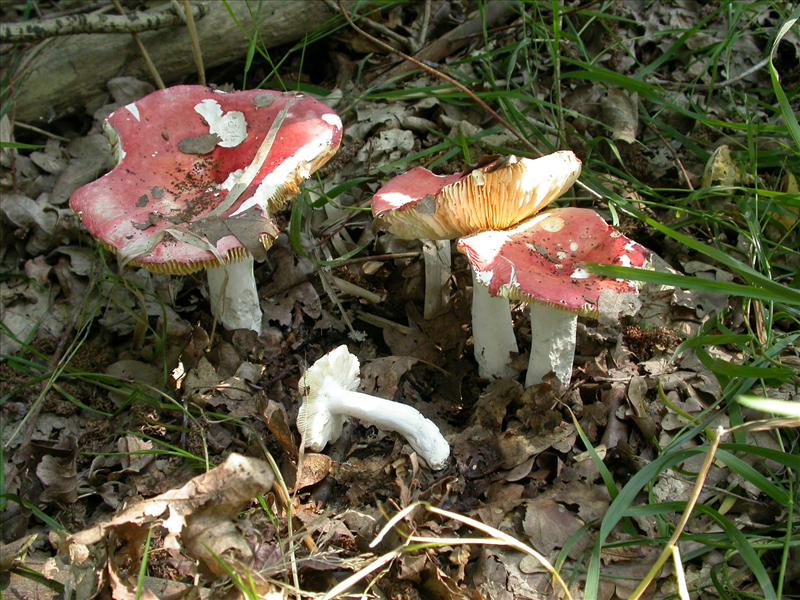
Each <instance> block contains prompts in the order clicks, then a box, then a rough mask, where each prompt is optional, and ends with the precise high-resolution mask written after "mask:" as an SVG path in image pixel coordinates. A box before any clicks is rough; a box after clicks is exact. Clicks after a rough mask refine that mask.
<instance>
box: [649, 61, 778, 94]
mask: <svg viewBox="0 0 800 600" xmlns="http://www.w3.org/2000/svg"><path fill="white" fill-rule="evenodd" d="M767 63H769V58H764V59H762V60H760V61H759V62H757V63H756V64H754V65H753V66H752V67H750V68H749V69H746V70H745V71H742V72H741V73H739V74H738V75H736V76H735V77H731V78H730V79H726V80H725V81H720V82H719V83H698V84H697V85H693V86H691V88H692V89H693V90H703V91H707V90H717V89H719V88H724V87H728V86H729V85H733V84H734V83H737V82H739V81H741V80H742V79H744V78H745V77H749V76H750V75H752V74H753V73H755V72H756V71H758V70H760V69H763V68H764V67H765V66H767ZM651 81H654V82H655V83H657V84H659V85H668V86H670V87H676V86H677V87H680V88H681V89H684V88H686V87H689V84H688V83H685V82H682V81H671V80H669V79H657V78H653V79H652V80H651Z"/></svg>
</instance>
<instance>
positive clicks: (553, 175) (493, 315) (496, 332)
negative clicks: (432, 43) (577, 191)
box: [372, 150, 581, 377]
mask: <svg viewBox="0 0 800 600" xmlns="http://www.w3.org/2000/svg"><path fill="white" fill-rule="evenodd" d="M580 171H581V162H580V161H579V160H578V158H577V157H576V156H575V154H573V153H572V152H570V151H568V150H566V151H560V152H554V153H553V154H548V155H547V156H543V157H541V158H537V159H528V158H517V157H515V156H507V157H504V158H503V159H500V160H497V161H494V162H492V163H489V164H488V165H485V166H482V167H479V168H477V169H474V170H472V171H470V172H469V173H466V174H456V175H450V176H440V175H435V174H433V173H431V172H430V171H428V170H427V169H424V168H422V167H416V168H414V169H411V170H410V171H408V172H406V173H404V174H402V175H399V176H397V177H395V178H393V179H391V180H390V181H389V182H387V183H386V184H385V185H384V186H383V187H381V188H380V189H379V190H378V191H377V192H376V193H375V196H374V197H373V200H372V213H373V216H374V219H375V222H376V224H377V226H378V227H379V228H381V229H385V230H387V231H389V232H390V233H392V234H394V235H396V236H397V237H400V238H403V239H423V240H424V239H430V240H449V239H455V238H458V237H461V236H465V235H470V234H474V233H477V232H481V231H494V230H502V229H506V228H508V227H512V226H514V225H515V224H517V223H519V222H520V221H522V220H524V219H526V218H528V217H530V216H531V215H533V214H535V213H536V212H538V211H540V210H542V208H544V207H545V206H547V205H548V204H549V203H550V202H552V201H553V200H555V199H556V198H558V197H559V196H561V195H562V194H563V193H564V192H566V191H567V190H568V189H569V188H570V187H571V186H572V184H573V183H574V182H575V180H576V179H577V178H578V175H580ZM427 268H428V265H427V264H426V269H427ZM472 289H473V296H472V337H473V344H474V352H475V360H476V361H477V363H478V372H479V374H480V375H481V377H507V376H511V375H513V374H514V372H513V370H512V369H511V367H510V366H509V354H510V353H514V352H517V342H516V337H515V336H514V327H513V323H512V320H511V311H510V307H509V303H508V300H507V299H506V298H503V297H498V296H493V295H490V294H489V292H488V290H487V288H486V287H485V286H484V285H483V284H482V283H481V281H480V280H479V279H478V278H477V277H476V276H475V273H474V272H473V287H472ZM427 293H428V292H427V290H426V295H427Z"/></svg>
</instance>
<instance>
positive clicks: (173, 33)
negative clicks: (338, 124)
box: [10, 0, 354, 123]
mask: <svg viewBox="0 0 800 600" xmlns="http://www.w3.org/2000/svg"><path fill="white" fill-rule="evenodd" d="M353 2H354V0H346V4H347V5H349V6H351V5H352V4H353ZM191 4H192V6H203V7H204V9H206V10H207V11H208V12H207V14H206V16H205V17H203V18H202V19H200V20H198V21H197V33H198V36H199V38H200V44H201V46H202V48H203V61H204V63H205V68H206V70H209V69H212V68H214V67H218V66H220V65H224V64H226V63H230V62H232V61H243V60H244V57H245V56H246V55H247V49H248V47H249V46H250V42H251V40H252V39H253V38H255V39H256V41H257V43H258V47H259V48H262V49H263V48H272V47H274V46H278V45H282V44H287V43H291V42H294V41H295V40H298V39H302V37H303V36H304V35H306V34H307V33H310V32H312V31H314V30H315V29H317V28H319V24H320V23H324V22H325V21H326V20H327V19H329V18H330V17H332V16H333V15H334V13H333V11H331V9H330V8H328V7H327V6H326V5H325V3H324V2H323V1H322V0H306V1H304V2H263V3H253V2H246V1H245V0H228V2H220V1H219V0H193V1H192V3H191ZM228 8H230V10H231V12H230V13H229V12H228ZM256 8H257V9H258V10H256ZM138 35H139V38H140V39H141V41H142V43H143V44H144V45H145V46H147V50H148V52H149V54H150V56H151V58H152V60H153V63H155V65H156V66H157V67H158V72H159V73H160V74H161V77H162V79H163V80H164V83H165V84H167V85H172V84H173V83H175V82H178V81H180V82H185V83H194V82H195V81H196V80H194V79H192V77H191V76H192V74H193V73H195V72H196V67H195V62H194V59H193V57H192V40H191V38H190V35H189V32H188V30H187V27H186V26H184V24H183V22H182V21H179V24H178V25H175V26H174V27H172V28H169V29H163V30H160V31H144V32H142V33H139V34H138ZM10 75H11V77H12V80H13V81H14V82H15V83H16V85H15V86H14V87H13V88H12V89H13V90H14V98H13V102H14V112H13V113H12V114H13V115H14V118H15V119H17V120H20V121H24V122H28V123H37V122H38V123H41V122H43V121H50V120H53V119H57V118H59V117H62V116H65V115H68V114H73V113H75V112H76V111H82V110H84V107H85V105H86V104H87V103H89V102H90V101H93V100H94V99H96V98H98V97H102V96H103V95H105V94H106V93H107V90H106V83H107V82H108V80H109V79H111V78H113V77H120V76H123V75H127V76H131V77H142V76H145V77H146V76H147V75H148V71H147V67H146V66H145V64H144V61H143V60H142V58H141V55H140V53H139V50H138V48H137V47H136V44H135V43H134V41H133V40H132V39H131V37H130V35H119V34H103V33H99V34H94V35H70V36H62V37H56V38H50V39H47V40H45V41H44V42H42V43H41V44H38V45H36V46H34V47H33V48H31V49H30V50H29V51H27V53H26V54H25V56H24V57H23V59H22V65H21V66H20V68H19V69H17V70H16V71H15V72H14V73H10Z"/></svg>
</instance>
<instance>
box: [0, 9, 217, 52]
mask: <svg viewBox="0 0 800 600" xmlns="http://www.w3.org/2000/svg"><path fill="white" fill-rule="evenodd" d="M207 12H208V8H207V7H206V6H205V5H204V4H195V5H194V6H192V15H193V16H194V18H195V19H200V18H202V17H204V16H205V15H206V13H207ZM182 23H183V18H182V16H181V15H179V14H178V13H177V11H176V10H175V9H174V8H173V7H172V6H168V7H167V8H166V9H163V10H159V11H157V12H150V13H145V12H135V13H131V14H129V15H124V16H123V15H104V14H103V15H101V14H97V15H91V14H79V15H70V16H68V17H58V18H56V19H45V20H42V21H23V22H21V23H6V24H3V25H0V42H2V43H14V42H35V41H38V40H44V39H47V38H50V37H55V36H58V35H72V34H75V33H138V32H140V31H152V30H154V29H163V28H165V27H173V26H175V25H181V24H182Z"/></svg>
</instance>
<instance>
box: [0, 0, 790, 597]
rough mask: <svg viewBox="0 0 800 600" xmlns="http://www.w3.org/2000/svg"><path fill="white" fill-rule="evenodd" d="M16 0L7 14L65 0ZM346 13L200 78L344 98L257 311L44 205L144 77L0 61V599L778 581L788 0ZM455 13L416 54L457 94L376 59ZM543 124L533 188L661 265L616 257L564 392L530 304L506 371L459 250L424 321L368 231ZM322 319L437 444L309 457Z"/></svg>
mask: <svg viewBox="0 0 800 600" xmlns="http://www.w3.org/2000/svg"><path fill="white" fill-rule="evenodd" d="M310 1H311V0H309V2H310ZM17 4H18V5H11V4H9V5H7V6H6V7H5V8H4V9H3V10H4V13H3V15H2V17H3V22H15V21H22V20H24V19H28V18H38V16H37V15H36V14H31V10H30V7H31V6H32V5H35V6H36V7H37V10H39V11H40V15H41V17H48V16H50V15H51V14H55V13H60V12H63V11H64V10H66V9H71V8H74V6H75V4H76V3H74V2H67V0H40V1H38V2H28V3H27V4H26V3H17ZM127 4H128V5H130V8H131V9H134V8H137V6H138V4H139V3H127ZM249 4H250V5H252V6H251V8H252V9H253V10H257V9H256V8H253V7H255V6H256V5H258V2H256V1H255V0H253V1H251V2H250V3H249ZM368 4H369V3H366V4H365V5H358V8H357V9H356V10H355V13H357V14H354V15H353V18H354V19H355V20H356V22H357V23H358V24H359V25H361V26H363V27H365V28H366V29H367V30H368V31H369V32H370V33H371V34H372V35H374V36H376V37H377V38H380V40H383V41H384V43H388V44H390V45H391V46H393V47H394V48H395V50H393V51H390V50H388V49H387V48H386V47H385V45H381V44H378V43H376V42H375V41H374V40H371V39H369V38H368V37H365V36H364V35H362V34H361V33H360V32H358V31H356V30H355V29H353V28H352V27H351V26H350V25H349V24H348V22H347V21H346V20H345V19H344V18H342V16H341V15H339V14H338V13H336V14H334V13H333V12H331V14H332V15H333V16H332V17H331V19H330V20H328V21H326V22H324V23H320V25H319V28H318V30H317V31H315V32H314V33H313V34H312V35H309V36H307V37H306V38H305V39H304V40H300V41H298V42H297V43H294V44H288V45H285V46H280V47H277V48H269V49H267V48H265V47H263V45H262V44H260V42H259V38H258V36H257V35H254V36H252V38H251V43H250V48H249V49H250V51H249V52H247V53H246V54H243V55H242V56H241V57H240V59H239V60H237V61H234V62H231V63H230V64H226V65H223V66H220V67H215V68H213V69H209V70H208V72H207V79H208V81H209V82H211V83H213V84H214V85H216V86H219V87H223V88H224V89H228V90H234V89H242V88H243V87H261V88H266V89H279V90H297V91H302V92H304V93H307V94H312V95H314V96H315V97H317V98H318V99H319V100H321V101H322V102H324V103H326V104H327V105H329V106H331V107H332V108H334V109H335V110H336V111H337V112H338V113H339V115H340V116H341V118H342V121H343V124H344V131H345V134H344V139H343V142H342V145H341V148H340V150H339V152H338V154H337V155H336V156H335V157H334V158H333V159H332V160H331V161H330V162H329V163H328V164H327V165H326V166H324V167H323V168H322V169H320V171H318V173H317V174H316V175H314V176H312V177H311V179H310V180H309V181H307V182H306V183H305V184H304V186H303V189H302V191H301V193H300V195H299V196H298V197H297V198H296V200H295V201H294V204H293V205H292V207H291V208H290V209H289V210H288V211H287V212H286V213H285V215H284V216H283V217H282V221H281V224H282V228H283V231H284V232H285V233H282V234H281V235H280V236H279V238H278V239H277V240H276V242H275V244H274V245H273V246H272V248H271V249H270V250H269V252H268V256H267V260H265V261H264V262H261V263H257V264H256V272H255V273H256V278H257V281H258V289H259V296H260V302H261V308H262V310H263V312H264V318H263V325H262V330H261V332H260V334H259V333H257V332H255V331H249V330H236V331H226V330H225V329H224V328H223V327H221V326H220V325H219V324H218V323H215V321H214V318H213V317H212V315H211V313H210V309H209V302H208V292H207V288H206V280H205V277H204V276H203V274H202V272H201V273H199V274H193V275H188V276H183V277H179V276H166V275H157V274H152V273H150V272H148V271H145V270H143V269H136V268H130V267H126V268H123V267H122V266H120V265H119V264H118V262H117V259H116V258H115V256H114V255H113V254H111V253H109V252H108V251H107V250H104V249H103V248H102V246H100V245H99V244H97V242H96V241H95V240H93V239H92V238H91V236H89V235H88V233H87V232H86V230H85V229H84V228H83V226H82V224H81V222H80V220H79V219H78V217H77V216H76V215H75V214H74V213H73V212H72V211H71V209H70V208H69V205H68V203H67V200H68V198H69V196H70V195H71V194H72V192H73V191H74V190H75V189H77V188H78V187H79V186H80V185H83V184H85V183H88V182H89V181H92V180H94V179H96V178H97V177H99V176H100V175H102V174H103V173H105V172H106V171H108V170H109V169H110V168H112V167H113V164H114V161H113V159H112V158H111V148H110V146H109V144H108V142H107V141H106V140H105V138H104V137H103V135H102V129H101V128H102V122H103V119H104V118H105V117H106V116H107V115H108V114H110V112H111V111H112V110H113V109H115V108H117V107H120V106H124V105H126V104H128V103H130V102H133V101H136V100H138V99H139V98H140V97H142V96H143V95H145V94H147V93H149V92H150V91H152V90H153V89H154V87H153V86H152V85H151V84H150V83H148V82H147V81H145V80H144V79H145V78H144V77H142V78H139V79H136V78H133V77H127V78H123V79H116V80H114V82H113V84H112V85H110V86H109V90H110V95H109V96H107V97H106V98H105V99H100V100H98V101H96V102H94V103H93V104H91V105H90V106H89V107H88V108H87V109H86V110H80V111H77V112H76V113H74V114H72V115H56V117H58V118H54V119H52V120H50V121H49V122H46V123H39V124H38V126H37V127H35V128H31V127H30V126H27V125H26V123H24V122H17V121H15V119H14V105H13V89H14V86H13V85H12V83H13V81H14V77H15V74H14V73H12V72H11V71H10V70H8V71H7V72H6V74H5V75H4V76H3V82H2V83H3V101H4V104H3V109H2V113H0V117H2V121H1V122H0V141H2V147H0V193H2V196H3V201H2V208H1V209H0V235H2V243H1V244H0V310H1V311H2V330H1V331H0V344H2V347H1V348H0V419H2V446H0V452H2V464H3V469H2V470H0V522H1V523H2V539H1V540H0V590H2V597H6V598H59V597H72V598H78V599H84V598H93V597H101V598H102V597H113V598H137V599H139V598H198V597H199V598H235V597H246V598H283V597H292V598H301V597H322V596H324V595H325V594H328V597H332V596H334V595H337V594H343V595H344V594H355V595H354V596H352V597H368V598H398V599H399V598H408V599H413V598H473V599H478V598H491V599H509V600H510V599H524V598H548V597H558V598H566V597H570V596H571V597H573V598H592V599H594V598H601V599H604V600H606V599H611V598H617V597H618V598H628V597H639V595H641V594H644V595H646V596H647V597H682V598H687V597H692V598H695V597H712V596H719V597H726V598H733V597H736V598H753V597H764V598H780V597H797V595H798V594H800V541H799V540H800V537H797V536H798V524H799V523H800V518H798V515H797V510H796V508H794V507H795V505H796V503H797V501H798V499H799V498H798V481H797V476H798V473H800V443H799V442H800V439H799V438H798V435H797V429H796V427H797V425H798V421H800V415H798V411H797V408H796V407H797V406H798V405H797V403H798V402H800V395H799V394H798V382H799V381H800V380H799V379H798V372H799V371H800V369H799V368H800V356H799V355H798V343H797V338H798V336H800V290H799V289H798V285H800V284H799V283H798V279H797V277H796V276H797V273H798V270H799V269H800V249H799V248H800V244H798V239H799V238H800V227H798V215H800V192H798V183H797V177H798V176H800V127H798V123H797V120H796V115H797V114H800V37H798V28H797V18H798V11H795V13H794V14H792V13H790V12H789V11H790V10H791V6H790V3H784V2H780V1H777V0H775V1H772V2H770V1H763V2H750V3H744V2H742V3H709V4H707V5H706V4H704V3H696V2H692V1H689V0H670V1H668V2H656V3H652V2H644V1H642V2H613V1H608V2H580V1H578V2H566V3H563V5H559V3H556V2H553V3H551V2H537V1H533V0H531V1H527V2H521V3H512V2H508V3H499V2H489V3H488V4H487V5H483V4H480V3H475V2H472V1H469V0H428V1H427V2H424V1H420V2H393V1H391V2H386V3H378V4H379V8H368ZM499 4H503V5H504V9H503V10H498V9H497V7H498V5H499ZM88 5H89V3H86V6H88ZM106 5H107V6H111V4H110V3H106V2H94V3H91V7H90V8H91V9H92V10H96V9H98V8H102V7H103V6H106ZM355 6H356V4H355V3H351V4H348V5H347V9H346V10H348V11H350V12H353V10H354V7H355ZM554 11H555V12H554ZM792 19H794V21H792ZM464 23H472V24H474V27H473V33H471V34H470V35H467V36H456V37H455V38H454V39H455V41H453V42H452V45H451V46H449V47H448V48H447V50H446V53H445V54H444V55H441V56H435V57H434V58H428V59H427V60H426V64H427V65H429V66H430V67H432V68H433V70H434V71H437V72H439V73H446V74H447V75H448V76H449V77H452V78H454V79H455V80H457V81H458V82H460V84H462V85H463V86H465V87H466V88H467V89H468V90H470V92H471V93H466V92H465V91H464V90H463V89H462V88H460V87H458V86H455V85H453V84H452V83H451V82H449V81H447V80H445V79H442V78H441V77H440V76H438V75H437V74H436V73H430V72H421V71H420V70H419V69H418V68H417V67H415V66H413V65H409V64H408V63H404V61H403V60H402V59H401V58H400V57H399V55H398V52H397V50H399V51H402V52H406V53H410V54H416V53H417V52H419V51H420V50H422V49H424V48H428V47H431V46H436V42H438V41H440V40H442V39H447V37H448V35H449V32H452V31H453V30H454V29H455V28H456V27H458V26H462V25H463V24H464ZM787 24H788V25H789V27H786V25H787ZM791 25H794V27H791ZM119 35H127V34H119ZM242 35H243V36H247V33H245V32H243V33H242ZM201 42H202V40H201ZM201 48H202V43H201ZM27 49H28V47H27V46H24V45H22V44H16V45H11V44H6V45H5V46H3V47H0V52H2V53H3V54H2V55H0V57H2V56H5V58H6V59H8V62H7V63H6V64H9V65H10V64H12V62H11V58H10V57H12V56H14V53H19V52H25V51H26V50H27ZM187 52H188V50H187ZM14 64H16V63H14ZM398 65H406V66H404V67H402V68H403V69H405V71H406V72H405V73H403V74H398V72H397V71H392V69H395V68H397V67H398ZM156 66H157V65H156ZM18 75H19V74H16V76H18ZM168 83H169V84H176V83H187V84H194V83H197V74H196V73H187V74H186V75H185V76H184V77H183V78H182V79H180V80H175V81H170V82H168ZM476 98H479V99H480V100H481V101H482V102H484V103H487V104H488V105H489V106H490V107H491V109H492V110H494V111H496V112H497V113H499V115H501V116H502V117H503V119H504V120H505V121H506V124H507V125H508V126H506V125H504V124H503V123H500V122H498V121H497V119H496V118H495V117H494V116H492V115H491V114H490V113H488V112H487V111H486V110H485V108H484V107H482V106H480V105H479V104H478V103H476V101H475V100H476ZM509 127H510V128H511V129H509ZM517 133H518V134H519V137H518V136H517V135H516V134H517ZM520 138H523V139H524V140H527V141H524V142H523V141H521V139H520ZM559 149H570V150H572V151H573V152H575V154H576V155H577V156H578V157H579V158H580V160H581V161H582V164H583V172H582V175H581V178H580V181H579V184H578V185H575V186H574V187H573V188H572V189H571V190H570V191H569V192H568V193H567V194H565V195H564V196H562V197H561V198H559V199H558V200H557V201H556V205H558V206H560V207H566V206H575V207H582V208H591V209H594V210H595V211H597V212H598V213H599V214H600V215H601V216H603V218H605V220H606V221H608V222H609V223H611V224H612V225H614V226H615V227H616V228H617V229H618V230H620V231H621V232H622V233H623V234H624V235H626V236H627V237H629V238H631V239H633V240H635V241H636V242H638V243H639V244H641V245H642V246H644V247H646V248H647V249H649V251H650V252H651V255H650V258H651V260H650V265H649V269H650V270H649V276H644V275H641V274H637V273H635V272H631V271H625V270H624V269H622V270H617V271H616V272H613V273H611V275H612V276H614V277H625V278H630V279H637V278H639V279H640V281H639V283H638V287H639V300H638V303H637V305H636V307H635V309H636V310H635V311H634V312H633V313H632V314H626V315H622V316H618V315H611V316H609V315H608V314H601V315H600V318H599V319H589V318H581V319H580V321H579V323H578V329H577V346H576V353H575V360H574V366H573V372H572V377H571V381H570V383H569V385H568V386H566V387H564V386H560V385H558V382H557V380H555V379H553V378H551V379H548V380H546V382H545V383H542V384H539V385H535V386H533V387H530V388H528V389H525V388H524V385H523V382H524V379H525V369H526V368H527V364H528V349H529V348H530V347H531V331H532V329H533V330H534V332H535V329H536V324H535V323H534V324H533V325H532V324H531V322H530V317H529V313H528V311H527V310H525V308H524V306H522V305H519V304H514V303H512V309H513V310H512V315H513V319H514V326H515V332H516V336H517V342H518V346H519V353H518V354H517V355H516V356H512V357H511V361H510V367H511V369H512V370H513V372H515V373H518V375H517V376H515V377H508V378H500V379H496V380H491V381H490V380H487V379H483V378H481V377H480V376H479V374H478V369H477V365H476V362H475V359H474V357H473V338H472V329H471V315H470V306H471V298H472V279H471V276H470V268H469V265H468V263H467V259H466V257H465V256H464V255H463V254H461V253H459V252H458V251H456V249H455V244H454V245H453V249H452V270H451V275H450V277H448V278H447V281H446V285H445V290H444V295H445V298H446V301H445V303H444V305H443V307H442V308H441V310H439V311H438V314H436V315H435V316H434V317H433V318H429V319H425V318H424V316H423V304H424V301H425V272H424V268H423V262H422V244H421V243H420V242H419V241H416V240H410V241H409V240H401V239H398V238H396V237H394V236H393V235H391V234H390V233H386V232H382V231H378V230H377V229H376V228H375V227H373V223H372V216H371V212H370V201H371V198H372V196H373V194H374V193H375V191H376V190H377V189H378V188H379V187H380V186H381V185H383V184H384V183H385V182H386V181H387V180H389V179H390V178H391V177H393V176H395V175H398V174H400V173H403V172H405V171H407V170H409V169H411V168H413V167H416V166H424V167H427V168H429V169H431V170H432V171H434V172H436V173H456V172H460V171H464V170H466V169H469V168H470V167H471V166H474V165H475V164H477V163H479V162H480V161H481V160H482V159H481V157H483V156H486V155H512V154H513V155H516V156H528V157H532V158H535V157H536V156H539V155H542V154H547V153H550V152H552V151H555V150H559ZM643 279H646V281H645V280H643ZM611 317H614V318H611ZM617 317H619V318H617ZM342 344H345V345H347V347H348V348H349V349H350V351H351V352H352V353H354V354H355V355H356V356H357V357H358V360H359V361H360V365H361V371H360V374H361V386H360V388H359V389H360V390H361V391H363V392H366V393H369V394H373V395H376V396H380V397H383V398H389V399H393V400H396V401H399V402H403V403H406V404H410V405H412V406H414V407H415V408H417V409H418V410H419V411H420V412H422V413H423V414H424V415H425V416H426V417H428V418H430V419H431V420H433V421H434V422H435V423H436V424H437V425H438V426H439V428H440V429H441V431H442V433H443V435H444V436H445V438H446V439H447V441H448V442H449V445H450V448H451V455H450V459H449V461H448V463H447V465H446V466H445V468H444V469H441V470H432V469H430V468H429V467H428V466H427V465H426V464H425V463H424V461H421V460H420V458H419V457H418V456H417V455H416V454H415V453H414V451H413V449H412V448H411V447H410V446H409V445H408V444H407V443H406V442H405V440H404V439H403V438H402V437H400V436H398V435H397V434H395V433H392V432H384V431H379V430H378V429H376V428H375V427H369V426H366V425H364V424H361V423H358V422H355V421H353V422H349V423H348V424H347V425H346V426H345V428H344V431H343V434H342V436H341V438H340V439H339V441H338V442H336V443H334V444H329V445H328V446H327V447H326V448H325V449H324V450H322V451H320V452H311V451H308V450H307V451H305V452H302V453H301V452H300V448H299V443H300V438H299V435H298V433H297V428H296V425H295V420H296V417H297V413H298V409H299V406H300V403H301V401H302V399H303V398H302V391H301V390H298V384H299V382H300V378H301V376H302V374H303V373H304V372H305V370H306V369H307V368H308V366H310V365H311V364H313V363H314V361H316V360H317V359H319V358H320V357H322V356H323V355H324V354H326V353H327V352H329V351H331V350H333V349H334V348H336V347H337V346H340V345H342ZM753 398H756V401H755V404H753V401H752V399H753ZM758 398H765V399H771V400H777V401H784V402H787V403H788V404H773V405H769V406H766V407H765V406H764V405H762V406H761V410H758V401H757V399H758ZM748 402H750V403H749V404H748ZM754 407H755V408H754ZM793 407H794V408H793ZM765 409H767V410H766V412H765ZM242 457H247V458H242ZM299 464H300V465H302V470H301V471H300V473H299V475H298V465H299ZM273 477H274V481H273ZM442 511H447V512H446V513H443V512H442ZM395 517H397V518H396V519H395V520H394V521H393V522H392V524H393V525H394V527H393V528H391V529H390V530H389V531H388V532H384V535H382V536H380V537H379V538H377V543H375V544H372V542H373V540H376V536H378V534H379V532H381V530H382V528H383V527H384V525H386V524H387V522H388V521H389V520H390V519H393V518H395ZM684 517H685V518H684ZM470 519H472V520H470ZM654 566H655V568H654ZM553 571H555V572H557V573H558V576H557V577H556V576H554V575H553ZM353 575H355V576H354V577H353V579H352V580H346V578H348V577H350V576H353ZM637 588H638V589H637ZM645 588H646V589H645ZM361 594H363V596H362V595H361ZM343 597H344V596H343Z"/></svg>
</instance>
